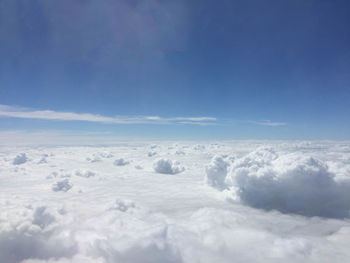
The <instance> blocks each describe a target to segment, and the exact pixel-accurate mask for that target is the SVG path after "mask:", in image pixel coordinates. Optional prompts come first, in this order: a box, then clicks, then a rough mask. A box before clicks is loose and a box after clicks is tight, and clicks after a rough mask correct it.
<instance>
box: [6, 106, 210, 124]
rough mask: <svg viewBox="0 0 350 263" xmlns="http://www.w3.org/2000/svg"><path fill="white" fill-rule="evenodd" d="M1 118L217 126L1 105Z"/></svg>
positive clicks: (204, 121) (201, 121) (183, 119)
mask: <svg viewBox="0 0 350 263" xmlns="http://www.w3.org/2000/svg"><path fill="white" fill-rule="evenodd" d="M0 117H8V118H22V119H42V120H59V121H87V122H97V123H110V124H184V125H215V123H216V121H217V119H216V118H214V117H171V118H163V117H159V116H116V117H108V116H102V115H99V114H91V113H76V112H60V111H52V110H31V109H27V108H22V107H14V106H8V105H1V104H0Z"/></svg>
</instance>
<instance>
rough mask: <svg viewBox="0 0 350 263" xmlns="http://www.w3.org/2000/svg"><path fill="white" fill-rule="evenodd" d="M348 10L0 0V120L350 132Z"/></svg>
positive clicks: (281, 134)
mask: <svg viewBox="0 0 350 263" xmlns="http://www.w3.org/2000/svg"><path fill="white" fill-rule="evenodd" d="M349 14H350V2H349V1H348V0H344V1H341V0H337V1H336V0H334V1H330V0H318V1H316V0H308V1H305V0H268V1H261V0H244V1H243V0H242V1H233V0H231V1H228V0H222V1H214V0H202V1H190V0H187V1H185V0H178V1H173V0H149V1H141V0H113V1H112V0H105V1H93V0H84V1H82V0H76V1H71V0H60V1H57V0H55V1H54V0H32V1H24V0H22V1H20V0H0V58H1V59H0V105H1V106H0V129H1V130H3V131H5V130H6V131H8V130H36V131H37V130H55V131H56V130H65V131H67V130H75V131H88V132H91V131H92V132H109V133H112V134H114V135H116V136H121V137H123V136H126V135H128V136H133V137H135V138H142V137H145V138H148V137H153V138H174V139H176V138H179V139H182V138H189V139H191V138H203V139H350V121H349V116H350V15H349ZM81 114H89V115H88V116H86V115H81ZM193 118H195V119H193Z"/></svg>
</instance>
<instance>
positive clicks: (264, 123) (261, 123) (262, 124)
mask: <svg viewBox="0 0 350 263" xmlns="http://www.w3.org/2000/svg"><path fill="white" fill-rule="evenodd" d="M248 123H251V124H256V125H261V126H269V127H279V126H286V125H287V123H286V122H274V121H270V120H266V121H248Z"/></svg>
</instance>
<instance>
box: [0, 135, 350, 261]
mask: <svg viewBox="0 0 350 263" xmlns="http://www.w3.org/2000/svg"><path fill="white" fill-rule="evenodd" d="M0 187H1V191H0V208H1V209H0V262H1V263H19V262H21V263H44V262H50V263H68V262H73V263H90V262H96V263H102V262H103V263H116V262H121V263H129V262H130V263H131V262H140V263H141V262H142V263H145V262H149V263H157V262H159V263H168V262H174V263H175V262H179V263H180V262H186V263H196V262H198V263H199V262H203V263H209V262H210V263H211V262H213V263H217V262H220V263H225V262H230V263H231V262H342V263H343V262H349V261H350V250H349V244H350V220H349V219H350V213H349V211H350V142H326V141H324V142H315V141H313V142H291V141H289V142H288V141H278V142H273V141H272V142H269V141H230V142H201V143H198V142H190V141H187V142H174V141H170V142H130V143H119V144H114V145H111V146H106V145H94V146H42V145H40V146H26V147H18V146H16V147H15V146H1V147H0Z"/></svg>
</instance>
